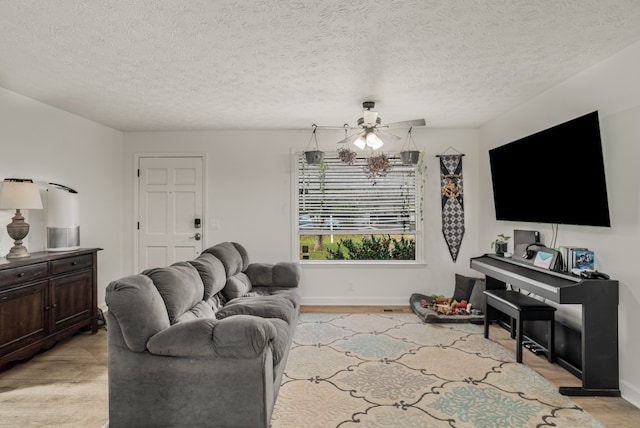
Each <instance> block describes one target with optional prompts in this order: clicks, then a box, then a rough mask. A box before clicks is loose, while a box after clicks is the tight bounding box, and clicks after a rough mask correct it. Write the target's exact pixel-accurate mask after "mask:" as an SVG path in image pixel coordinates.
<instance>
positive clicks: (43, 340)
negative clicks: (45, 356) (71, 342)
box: [0, 248, 101, 367]
mask: <svg viewBox="0 0 640 428" xmlns="http://www.w3.org/2000/svg"><path fill="white" fill-rule="evenodd" d="M100 250H101V249H100V248H86V249H79V250H74V251H65V252H40V253H31V256H30V257H25V258H23V259H13V260H11V261H9V260H7V259H5V258H0V367H2V366H3V365H5V364H6V363H8V362H11V361H16V360H21V359H26V358H29V357H31V356H33V355H34V354H35V353H36V352H38V351H40V350H42V349H48V348H50V347H52V346H53V345H54V344H55V343H56V342H58V341H60V340H63V339H65V338H67V337H69V336H71V335H73V334H74V333H76V332H77V331H78V330H79V329H81V328H83V327H91V332H92V333H94V334H95V333H96V332H97V331H98V318H97V312H98V305H97V289H96V286H97V284H96V283H97V272H98V255H97V253H98V251H100Z"/></svg>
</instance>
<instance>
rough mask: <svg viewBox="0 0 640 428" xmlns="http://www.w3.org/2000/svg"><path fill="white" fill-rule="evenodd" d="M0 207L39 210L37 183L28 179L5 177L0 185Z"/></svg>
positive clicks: (39, 198) (39, 201)
mask: <svg viewBox="0 0 640 428" xmlns="http://www.w3.org/2000/svg"><path fill="white" fill-rule="evenodd" d="M0 209H2V210H6V209H15V210H41V209H42V198H41V197H40V189H38V185H37V184H35V183H34V182H33V181H32V180H30V179H22V178H5V179H4V181H3V182H2V185H1V187H0Z"/></svg>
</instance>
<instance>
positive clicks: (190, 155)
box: [131, 152, 209, 273]
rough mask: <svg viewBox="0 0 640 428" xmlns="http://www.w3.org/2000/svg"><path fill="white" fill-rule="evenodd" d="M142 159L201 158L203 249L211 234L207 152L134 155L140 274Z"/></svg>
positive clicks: (135, 253) (135, 245)
mask: <svg viewBox="0 0 640 428" xmlns="http://www.w3.org/2000/svg"><path fill="white" fill-rule="evenodd" d="M140 158H200V160H202V232H201V233H202V248H203V249H205V248H208V247H209V245H208V239H209V233H208V232H207V231H208V229H209V228H208V227H207V226H208V222H207V219H208V218H209V216H208V206H209V204H208V203H207V194H208V192H207V183H208V181H209V179H208V171H209V169H208V168H207V153H206V152H148V153H145V152H141V153H134V154H133V221H132V230H131V233H132V234H133V271H134V272H136V273H138V272H140V260H139V250H140V248H139V246H140V239H139V236H138V221H139V218H140V209H139V207H138V203H139V202H140V200H139V198H140V195H139V193H140V191H139V190H140V189H139V178H140V177H138V169H139V166H140Z"/></svg>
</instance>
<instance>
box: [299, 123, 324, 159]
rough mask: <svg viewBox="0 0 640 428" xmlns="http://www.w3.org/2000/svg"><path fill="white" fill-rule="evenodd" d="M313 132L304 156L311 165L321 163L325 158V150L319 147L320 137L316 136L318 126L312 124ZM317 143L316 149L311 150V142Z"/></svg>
mask: <svg viewBox="0 0 640 428" xmlns="http://www.w3.org/2000/svg"><path fill="white" fill-rule="evenodd" d="M312 127H313V132H312V133H311V138H310V139H309V143H307V149H306V150H305V152H304V158H305V160H306V161H307V163H308V164H309V165H320V164H321V163H322V161H323V160H324V152H322V151H320V149H319V148H318V138H317V137H316V128H317V126H316V125H315V124H314V125H312ZM312 141H313V142H314V143H315V146H316V147H315V150H309V146H310V145H311V142H312Z"/></svg>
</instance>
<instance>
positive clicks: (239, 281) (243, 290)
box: [222, 272, 252, 300]
mask: <svg viewBox="0 0 640 428" xmlns="http://www.w3.org/2000/svg"><path fill="white" fill-rule="evenodd" d="M251 288H252V287H251V281H250V280H249V277H248V276H247V275H245V274H244V273H242V272H240V273H237V274H235V275H233V276H231V277H229V279H227V285H225V287H224V289H223V290H222V294H223V295H224V297H225V298H226V299H227V300H233V299H235V298H237V297H242V296H245V295H247V293H249V292H250V291H251Z"/></svg>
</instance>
